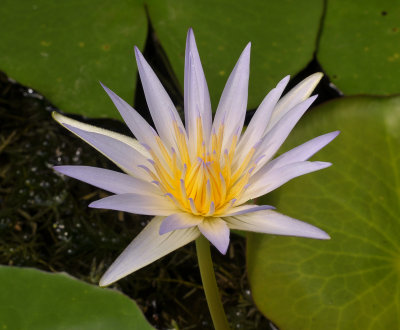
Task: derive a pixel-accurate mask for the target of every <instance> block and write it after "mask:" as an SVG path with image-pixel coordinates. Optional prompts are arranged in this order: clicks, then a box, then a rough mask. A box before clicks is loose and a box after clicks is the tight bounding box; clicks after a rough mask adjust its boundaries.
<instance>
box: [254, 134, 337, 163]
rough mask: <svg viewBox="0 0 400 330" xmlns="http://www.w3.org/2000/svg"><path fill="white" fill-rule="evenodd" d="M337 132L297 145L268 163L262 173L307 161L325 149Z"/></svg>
mask: <svg viewBox="0 0 400 330" xmlns="http://www.w3.org/2000/svg"><path fill="white" fill-rule="evenodd" d="M339 133H340V132H339V131H335V132H331V133H327V134H324V135H321V136H318V137H316V138H314V139H312V140H309V141H307V142H306V143H303V144H302V145H299V146H298V147H296V148H293V149H291V150H289V151H287V152H285V153H284V154H282V155H280V156H279V157H277V158H275V159H274V160H272V161H271V162H269V163H268V164H267V165H265V167H264V168H263V169H262V170H263V171H270V170H272V169H273V168H277V167H282V166H285V165H288V164H291V163H297V162H301V161H305V160H307V159H309V158H310V157H311V156H312V155H314V154H315V153H316V152H318V151H319V150H321V149H322V148H323V147H325V146H326V145H327V144H328V143H330V142H331V141H332V140H333V139H334V138H336V137H337V136H338V135H339Z"/></svg>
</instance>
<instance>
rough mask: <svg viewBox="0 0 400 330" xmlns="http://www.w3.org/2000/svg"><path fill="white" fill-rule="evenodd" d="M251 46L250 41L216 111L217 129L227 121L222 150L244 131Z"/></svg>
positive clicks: (215, 121) (214, 125)
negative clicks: (233, 137)
mask: <svg viewBox="0 0 400 330" xmlns="http://www.w3.org/2000/svg"><path fill="white" fill-rule="evenodd" d="M250 47H251V44H250V43H249V44H248V45H247V46H246V48H245V49H244V50H243V52H242V54H241V55H240V58H239V60H238V62H237V63H236V65H235V67H234V69H233V71H232V73H231V75H230V76H229V79H228V81H227V83H226V85H225V88H224V91H223V92H222V95H221V99H220V101H219V104H218V108H217V112H216V113H215V118H214V124H213V128H214V129H215V131H216V132H218V128H219V126H220V125H221V124H222V123H223V122H224V123H225V129H224V138H223V143H222V150H224V149H225V148H226V146H227V143H228V142H230V139H231V138H232V136H233V134H234V133H235V132H239V133H240V132H241V131H242V127H243V123H244V118H245V116H246V108H247V96H248V85H249V68H250Z"/></svg>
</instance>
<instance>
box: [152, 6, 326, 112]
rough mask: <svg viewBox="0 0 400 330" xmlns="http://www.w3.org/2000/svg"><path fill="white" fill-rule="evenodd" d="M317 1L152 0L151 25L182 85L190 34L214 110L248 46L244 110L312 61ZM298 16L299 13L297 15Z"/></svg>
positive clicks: (318, 15) (317, 15) (254, 104)
mask: <svg viewBox="0 0 400 330" xmlns="http://www.w3.org/2000/svg"><path fill="white" fill-rule="evenodd" d="M322 4H323V3H322V1H318V0H312V1H302V2H298V1H293V0H282V1H247V2H246V1H242V0H233V1H232V0H221V1H212V0H204V1H196V0H168V1H165V0H152V1H149V3H148V8H149V13H150V18H151V21H152V23H153V25H154V28H155V30H156V33H157V35H158V36H159V38H160V41H161V44H162V45H163V47H164V48H165V50H166V52H167V55H168V58H169V60H170V61H171V64H172V67H173V69H174V71H175V72H176V73H177V78H178V79H179V80H180V82H181V84H182V86H183V72H184V54H185V39H186V32H187V30H188V28H189V27H192V28H193V29H194V32H195V35H196V41H197V46H198V48H199V52H200V57H201V60H202V63H203V66H204V71H205V74H206V77H207V81H208V87H209V89H210V94H211V99H212V103H213V109H214V110H215V108H216V105H217V102H218V100H219V97H220V95H221V93H222V90H223V87H224V85H225V83H226V80H227V79H228V76H229V74H230V72H231V70H232V69H233V67H234V65H235V63H236V61H237V59H238V58H239V55H240V53H241V51H242V50H243V49H244V47H245V46H246V44H247V43H248V42H249V41H251V42H252V55H251V75H250V93H249V108H254V107H256V106H258V104H259V103H260V102H261V100H262V98H263V97H264V96H265V95H266V94H267V91H269V90H270V89H271V88H272V87H274V86H275V85H276V84H277V83H278V81H279V80H280V79H282V78H283V77H284V76H286V75H287V74H295V73H297V72H299V71H300V70H302V69H303V68H304V67H305V66H306V64H307V63H308V62H310V61H311V59H312V57H313V52H314V51H315V43H316V38H317V33H318V28H319V23H320V18H321V15H322ZM299 13H301V14H299Z"/></svg>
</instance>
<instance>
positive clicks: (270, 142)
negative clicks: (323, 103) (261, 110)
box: [254, 95, 317, 173]
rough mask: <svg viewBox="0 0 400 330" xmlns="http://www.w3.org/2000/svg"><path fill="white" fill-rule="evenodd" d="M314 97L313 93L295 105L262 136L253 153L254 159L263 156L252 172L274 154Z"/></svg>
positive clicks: (257, 169) (256, 170) (258, 168)
mask: <svg viewBox="0 0 400 330" xmlns="http://www.w3.org/2000/svg"><path fill="white" fill-rule="evenodd" d="M316 98H317V96H316V95H314V96H312V97H310V98H308V99H307V100H305V101H303V102H302V103H300V104H298V105H297V106H295V107H294V108H293V109H292V110H290V111H289V112H288V113H286V114H285V115H284V116H283V117H282V119H281V120H280V121H279V122H278V123H277V124H276V125H275V126H274V127H273V128H272V129H271V130H270V131H269V132H268V134H267V135H265V136H264V137H263V140H262V142H261V144H260V145H259V147H258V150H257V152H256V153H255V155H254V159H257V158H259V157H260V156H263V158H262V159H260V161H259V162H258V163H257V167H256V168H255V170H254V173H256V172H258V171H259V170H260V169H261V168H262V166H263V165H264V164H265V163H267V162H268V161H269V160H270V159H271V158H272V157H273V156H274V154H275V153H276V152H277V151H278V149H279V148H280V147H281V145H282V144H283V142H285V140H286V138H287V137H288V135H289V133H290V132H291V131H292V129H293V128H294V126H295V125H296V124H297V122H298V121H299V120H300V118H301V117H302V116H303V114H304V113H305V112H306V111H307V109H308V108H309V107H310V105H311V104H312V103H313V102H314V101H315V99H316Z"/></svg>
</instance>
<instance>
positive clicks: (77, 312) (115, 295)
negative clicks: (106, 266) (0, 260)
mask: <svg viewBox="0 0 400 330" xmlns="http://www.w3.org/2000/svg"><path fill="white" fill-rule="evenodd" d="M0 282H1V285H2V289H1V295H0V306H1V307H0V328H1V329H19V330H25V329H26V330H28V329H29V330H30V329H41V330H46V329H49V330H50V329H51V330H61V329H65V330H66V329H85V330H86V329H87V330H91V329H93V330H101V329H104V330H109V329H121V330H123V329H126V330H128V329H129V330H131V329H138V330H142V329H143V330H147V329H153V328H152V327H151V326H150V324H149V323H148V322H147V321H146V319H145V318H144V316H143V314H142V313H141V311H140V309H139V308H138V307H137V305H136V304H135V302H134V301H132V300H130V299H129V298H128V297H126V296H124V295H122V294H121V293H119V292H117V291H113V290H109V289H102V288H99V287H96V286H93V285H89V284H87V283H84V282H82V281H78V280H76V279H74V278H72V277H70V276H68V275H66V274H51V273H46V272H42V271H39V270H36V269H32V268H19V267H5V266H0Z"/></svg>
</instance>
